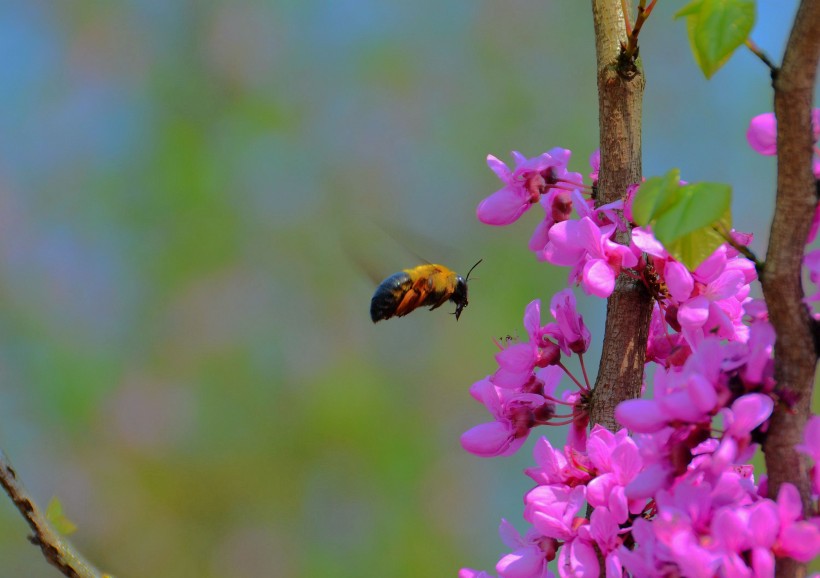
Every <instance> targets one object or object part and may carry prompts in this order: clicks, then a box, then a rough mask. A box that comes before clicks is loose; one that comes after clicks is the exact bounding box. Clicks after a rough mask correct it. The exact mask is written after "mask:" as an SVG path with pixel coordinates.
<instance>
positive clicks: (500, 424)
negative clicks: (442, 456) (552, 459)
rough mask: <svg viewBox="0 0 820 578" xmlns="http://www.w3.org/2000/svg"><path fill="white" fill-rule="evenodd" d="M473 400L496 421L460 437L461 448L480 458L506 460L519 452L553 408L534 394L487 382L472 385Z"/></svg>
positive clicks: (546, 419)
mask: <svg viewBox="0 0 820 578" xmlns="http://www.w3.org/2000/svg"><path fill="white" fill-rule="evenodd" d="M473 387H474V389H475V392H471V393H473V397H475V398H476V399H478V400H479V401H481V403H483V404H484V405H485V406H486V407H487V410H488V411H489V412H490V414H491V415H492V416H493V417H494V418H495V421H492V422H489V423H483V424H480V425H477V426H475V427H473V428H471V429H469V430H467V431H466V432H464V433H463V434H462V436H461V446H462V447H463V448H464V449H465V450H467V451H468V452H470V453H471V454H475V455H477V456H480V457H484V458H490V457H494V456H508V455H512V454H514V453H515V452H517V451H518V449H519V448H520V447H521V446H522V445H523V444H524V442H525V441H526V439H527V437H528V436H529V434H530V430H531V428H532V427H534V426H535V425H538V424H540V423H546V422H547V421H549V419H550V418H551V417H552V415H553V414H554V413H555V411H554V410H555V406H554V404H552V403H550V402H548V401H547V400H546V399H544V397H543V396H541V395H538V394H534V393H515V392H510V391H508V390H504V389H501V388H498V387H496V386H494V385H493V384H492V383H490V381H489V380H486V379H485V380H482V381H479V382H476V384H474V386H473Z"/></svg>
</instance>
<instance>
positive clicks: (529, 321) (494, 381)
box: [461, 289, 591, 457]
mask: <svg viewBox="0 0 820 578" xmlns="http://www.w3.org/2000/svg"><path fill="white" fill-rule="evenodd" d="M550 313H552V316H553V318H554V319H555V322H550V323H548V324H546V325H543V326H542V325H541V301H540V300H539V299H536V300H535V301H533V302H532V303H530V304H529V305H527V308H526V310H525V312H524V327H525V328H526V330H527V335H528V336H529V341H523V342H518V341H516V340H513V339H512V338H510V339H508V340H507V343H506V347H505V346H502V345H500V344H499V347H500V349H501V351H499V352H498V353H497V354H496V356H495V359H496V362H497V363H498V369H497V370H496V372H495V373H494V374H493V375H490V376H487V377H485V378H484V379H482V380H480V381H477V382H476V383H474V384H473V386H472V387H471V388H470V394H471V395H472V396H473V398H475V399H476V401H478V402H480V403H483V404H484V406H485V407H486V408H487V410H488V411H489V412H490V415H492V416H493V421H492V422H489V423H484V424H481V425H478V426H476V427H474V428H472V429H470V430H468V431H467V432H465V433H464V434H463V435H462V436H461V445H462V446H463V447H464V449H466V450H467V451H468V452H471V453H473V454H475V455H478V456H482V457H494V456H501V455H511V454H513V453H515V452H516V451H518V449H519V448H520V447H521V446H522V445H523V444H524V442H525V441H526V440H527V437H528V436H529V434H530V431H531V430H532V428H533V427H535V426H538V425H565V424H567V423H572V424H573V428H572V430H571V431H572V432H574V433H575V436H574V438H573V440H574V441H577V442H578V443H580V442H581V440H582V439H583V438H585V436H586V427H587V424H588V423H589V419H588V416H587V415H586V412H585V411H584V409H583V404H584V400H585V394H587V393H588V392H589V387H588V384H586V385H583V384H581V383H580V382H579V381H578V380H575V382H576V384H577V385H578V388H579V390H578V391H576V392H571V393H570V392H565V394H564V395H563V396H562V398H561V399H559V398H556V397H555V389H556V387H557V386H558V383H559V381H560V380H561V376H562V374H563V373H564V372H567V370H566V368H565V367H564V365H563V364H562V362H561V354H562V353H563V354H564V355H567V356H568V355H571V354H572V353H576V354H578V355H579V356H582V355H583V353H584V352H585V351H586V350H587V349H588V348H589V341H590V337H591V336H590V333H589V330H588V329H587V327H586V325H584V320H583V318H582V317H581V315H579V314H578V312H577V311H576V310H575V296H574V295H573V294H572V291H570V290H569V289H566V290H564V291H561V292H559V293H556V294H555V296H554V297H553V298H552V301H551V303H550ZM581 358H582V357H581ZM573 379H574V378H573ZM556 405H564V406H567V407H568V408H570V410H571V412H572V413H571V414H569V415H557V414H556Z"/></svg>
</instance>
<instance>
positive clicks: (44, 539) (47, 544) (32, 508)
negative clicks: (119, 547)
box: [0, 450, 112, 578]
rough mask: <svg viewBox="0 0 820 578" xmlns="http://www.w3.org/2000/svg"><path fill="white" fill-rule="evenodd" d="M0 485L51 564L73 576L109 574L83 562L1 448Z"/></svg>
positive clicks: (91, 577)
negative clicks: (42, 510) (41, 508)
mask: <svg viewBox="0 0 820 578" xmlns="http://www.w3.org/2000/svg"><path fill="white" fill-rule="evenodd" d="M0 485H2V486H3V488H4V489H5V490H6V493H7V494H8V495H9V497H10V498H11V500H12V501H13V502H14V505H15V506H17V509H18V510H20V513H21V514H22V515H23V518H25V520H26V522H27V523H28V525H29V526H31V529H32V531H33V532H34V533H33V534H32V535H31V536H29V537H28V539H29V541H30V542H31V543H32V544H34V545H36V546H39V547H40V550H42V552H43V556H45V557H46V560H48V561H49V563H51V565H53V566H55V567H56V568H58V569H59V570H60V572H62V573H63V574H64V575H66V576H70V577H72V578H112V577H111V575H110V574H103V573H101V572H100V571H99V570H97V569H96V568H94V567H93V566H92V565H91V564H89V563H88V562H86V561H85V559H83V557H82V556H81V555H80V554H79V553H78V552H76V551H75V550H74V548H73V546H72V545H71V544H70V543H69V542H68V541H67V540H66V539H65V538H63V537H62V536H60V535H59V534H58V533H57V532H56V531H55V530H54V529H53V528H52V527H51V525H50V524H49V523H48V520H47V519H46V517H45V515H43V513H42V512H41V511H40V509H39V508H38V507H37V504H35V503H34V500H33V499H32V498H31V496H29V494H28V492H27V491H26V489H25V488H24V487H23V484H21V483H20V481H19V480H18V479H17V472H15V471H14V468H13V467H12V466H11V462H9V459H8V458H7V457H6V454H4V453H3V451H2V450H0Z"/></svg>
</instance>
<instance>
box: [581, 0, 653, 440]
mask: <svg viewBox="0 0 820 578" xmlns="http://www.w3.org/2000/svg"><path fill="white" fill-rule="evenodd" d="M592 11H593V16H594V20H595V49H596V56H597V63H598V124H599V127H600V133H601V169H600V178H599V181H598V194H599V197H598V202H599V203H600V204H605V203H610V202H612V201H615V200H617V199H620V198H623V197H624V196H625V194H626V189H627V187H628V186H629V185H631V184H634V183H639V182H641V176H642V173H641V112H642V105H643V91H644V84H645V81H644V76H643V71H642V70H641V69H640V66H639V63H638V65H637V66H634V70H632V71H630V74H623V71H621V70H619V65H620V64H621V63H622V59H621V58H620V57H621V50H622V49H621V47H622V46H623V45H624V44H625V43H626V41H627V36H626V27H625V22H624V14H623V10H622V7H621V2H620V1H619V0H592ZM617 240H618V242H620V243H624V244H626V243H628V242H629V236H628V233H619V234H618V237H617ZM651 313H652V299H651V297H650V296H649V293H648V292H647V291H646V290H645V288H644V287H643V285H642V284H641V283H640V282H639V281H636V280H634V279H630V278H628V277H627V276H625V275H621V276H620V277H619V278H618V282H617V284H616V286H615V291H614V292H613V294H612V295H611V296H610V297H609V299H608V301H607V315H606V328H605V331H604V346H603V351H602V353H601V363H600V366H599V368H598V377H597V380H596V382H595V389H594V391H593V394H592V401H591V403H590V421H591V422H592V423H593V424H596V423H600V424H601V425H603V426H604V427H606V428H608V429H610V430H615V429H617V428H618V424H617V423H616V421H615V416H614V411H615V407H616V406H617V405H618V404H619V403H620V402H621V401H624V400H626V399H632V398H635V397H638V395H639V394H640V391H641V385H642V381H643V369H644V361H645V358H646V340H647V337H648V333H649V319H650V316H651Z"/></svg>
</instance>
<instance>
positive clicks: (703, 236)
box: [664, 210, 732, 271]
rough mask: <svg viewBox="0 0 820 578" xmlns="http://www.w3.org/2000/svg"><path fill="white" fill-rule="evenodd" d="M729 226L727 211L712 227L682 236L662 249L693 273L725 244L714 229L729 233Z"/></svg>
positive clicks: (730, 220)
mask: <svg viewBox="0 0 820 578" xmlns="http://www.w3.org/2000/svg"><path fill="white" fill-rule="evenodd" d="M731 226H732V215H731V213H730V212H729V211H728V210H727V211H726V214H725V215H724V216H723V217H721V218H720V219H719V220H718V221H717V222H715V223H713V224H712V225H710V226H707V227H703V228H702V229H698V230H697V231H693V232H692V233H689V234H688V235H684V236H683V237H680V238H679V239H677V240H676V241H672V242H671V243H669V244H668V245H667V244H666V243H664V247H666V250H667V251H669V254H670V255H672V256H673V257H674V258H675V259H677V260H678V261H680V262H681V263H683V264H684V265H686V268H687V269H689V270H690V271H694V270H695V269H697V267H698V265H700V264H701V263H703V261H704V260H705V259H706V258H707V257H709V255H711V254H712V253H714V252H715V249H717V248H718V247H719V246H720V245H722V244H723V243H725V242H726V240H725V239H724V238H723V236H722V235H721V234H720V233H718V232H717V231H716V230H715V229H721V230H726V231H729V230H730V229H731Z"/></svg>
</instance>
